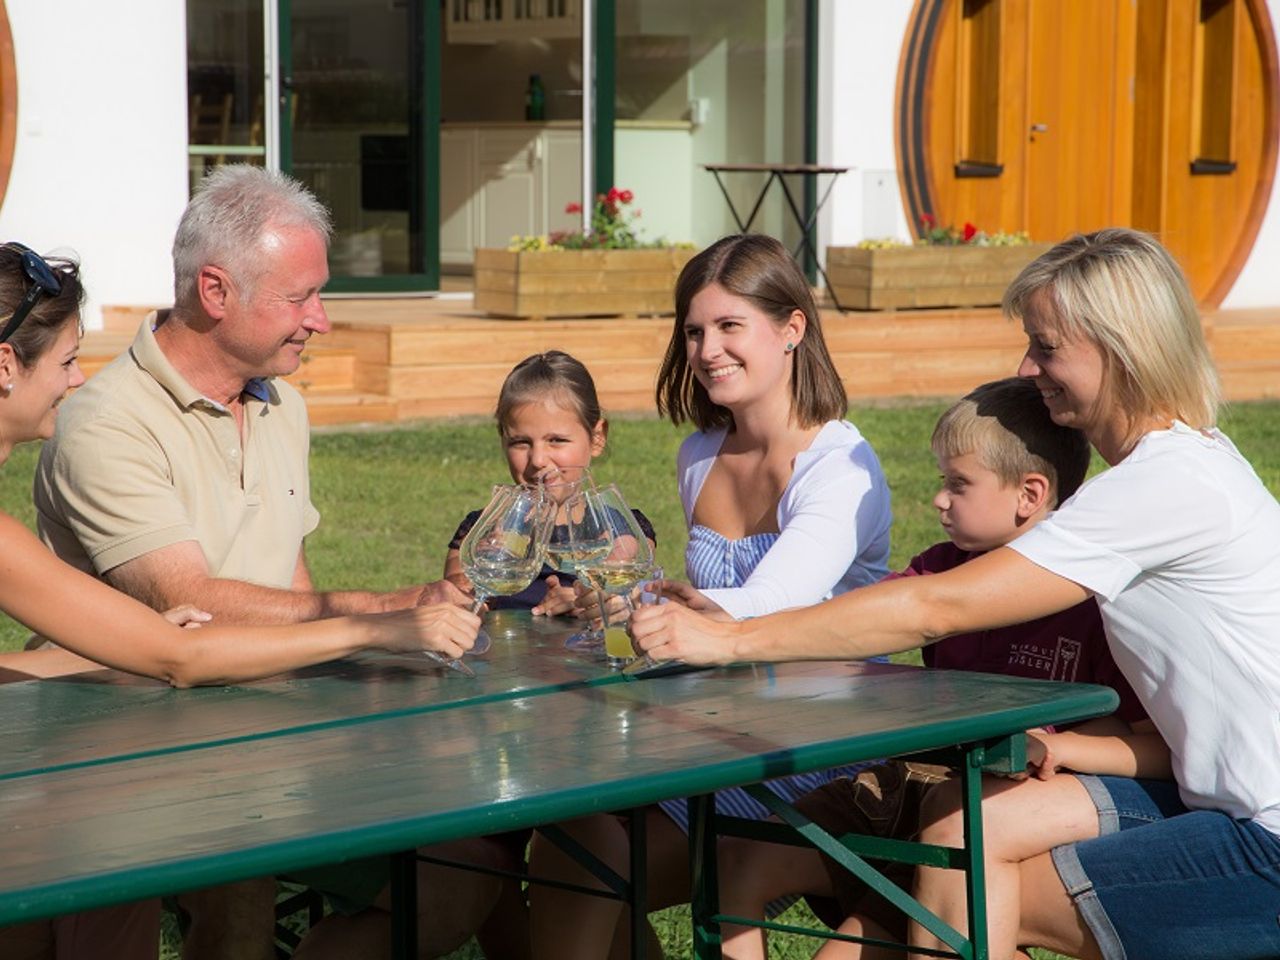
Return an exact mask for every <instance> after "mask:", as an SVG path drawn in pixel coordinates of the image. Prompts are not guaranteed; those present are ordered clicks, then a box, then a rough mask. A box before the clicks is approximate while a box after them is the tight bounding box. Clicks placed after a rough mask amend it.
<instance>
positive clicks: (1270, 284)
mask: <svg viewBox="0 0 1280 960" xmlns="http://www.w3.org/2000/svg"><path fill="white" fill-rule="evenodd" d="M1267 12H1268V13H1270V14H1271V30H1272V33H1273V34H1274V35H1275V40H1276V46H1277V48H1278V49H1280V2H1277V0H1268V2H1267ZM1278 265H1280V196H1277V191H1276V189H1275V186H1274V185H1273V186H1272V188H1271V202H1270V204H1269V205H1268V206H1267V212H1266V215H1265V216H1264V217H1263V219H1262V227H1261V228H1260V229H1259V230H1258V236H1257V239H1256V240H1254V242H1253V249H1252V250H1251V251H1250V253H1249V259H1248V260H1247V261H1245V265H1244V269H1243V270H1241V271H1240V276H1238V277H1237V278H1236V282H1235V285H1234V286H1232V288H1231V291H1230V292H1229V293H1228V294H1227V296H1226V299H1224V300H1223V301H1222V306H1223V307H1224V308H1226V309H1231V308H1236V307H1273V306H1275V305H1277V304H1280V271H1278V270H1277V269H1276V267H1277V266H1278Z"/></svg>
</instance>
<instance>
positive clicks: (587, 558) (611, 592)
mask: <svg viewBox="0 0 1280 960" xmlns="http://www.w3.org/2000/svg"><path fill="white" fill-rule="evenodd" d="M582 496H583V498H584V500H585V501H586V503H587V507H586V512H588V513H591V514H592V515H593V516H594V517H595V519H596V522H597V523H598V524H599V525H600V526H601V527H602V528H603V529H605V530H607V532H608V547H607V549H606V548H604V547H603V545H602V546H600V547H599V548H598V549H595V550H593V551H591V552H589V553H584V555H583V556H582V558H581V559H576V560H575V568H576V573H577V575H578V576H579V577H581V578H582V580H583V581H584V582H585V583H586V584H587V585H588V586H589V587H591V588H592V589H594V590H595V591H596V595H597V598H598V600H599V603H600V613H601V620H602V629H601V634H602V639H603V640H604V643H605V650H606V654H607V655H608V656H609V658H610V663H614V662H615V661H616V662H618V663H619V664H620V663H622V662H625V660H627V659H630V658H631V657H632V656H634V654H633V653H632V652H631V640H630V638H628V637H627V636H626V632H625V631H624V630H623V628H622V627H620V626H616V625H615V626H612V627H610V626H609V602H610V598H611V597H620V598H621V603H622V605H623V607H624V610H625V611H627V612H629V611H631V610H634V609H635V607H634V606H633V605H632V602H631V597H630V594H631V591H632V590H633V589H634V588H635V587H636V585H637V584H639V583H640V582H641V581H642V580H645V579H647V578H648V577H649V576H650V572H651V571H652V569H653V546H652V545H651V544H650V543H649V540H648V538H647V537H646V536H645V535H644V531H643V530H642V529H641V528H640V522H639V521H638V520H637V519H636V515H635V513H634V512H633V511H632V510H631V508H630V507H629V506H628V505H627V502H626V500H625V499H623V496H622V493H621V491H619V490H618V488H617V487H616V486H614V485H613V484H609V485H608V486H605V487H601V488H599V489H598V490H595V491H593V492H587V493H584V494H583V495H582ZM610 631H614V634H613V636H614V639H615V640H616V644H615V647H614V650H613V651H612V652H610V651H609V639H610ZM624 643H625V652H624V651H623V644H624Z"/></svg>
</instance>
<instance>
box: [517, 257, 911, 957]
mask: <svg viewBox="0 0 1280 960" xmlns="http://www.w3.org/2000/svg"><path fill="white" fill-rule="evenodd" d="M675 294H676V296H675V299H676V317H675V323H674V325H673V327H672V331H671V339H670V341H669V342H668V345H667V350H666V356H665V359H664V361H663V364H662V368H661V371H660V373H659V375H658V388H657V402H658V408H659V410H660V411H661V412H662V413H664V414H665V415H666V416H668V417H669V418H670V419H671V420H672V422H673V423H675V424H677V425H679V424H681V423H684V422H685V421H687V420H691V421H692V422H693V425H694V426H695V427H696V428H697V429H696V431H695V432H694V433H693V434H691V435H690V436H689V437H688V439H686V440H685V442H684V444H683V445H682V446H681V448H680V454H679V457H678V460H677V465H676V472H677V483H678V485H679V491H680V499H681V501H682V503H683V504H684V511H685V520H686V522H687V524H688V526H689V544H688V548H687V549H686V552H685V567H686V572H687V574H688V576H689V578H690V580H691V581H692V583H681V582H675V581H665V582H664V584H663V591H664V595H666V596H669V597H670V598H672V599H674V600H676V601H677V602H685V603H691V604H695V605H703V604H711V605H714V606H718V607H719V608H721V609H722V610H723V611H727V614H728V615H730V616H732V617H753V616H761V615H763V614H767V613H772V612H773V611H776V610H782V609H786V608H788V607H794V606H806V605H809V604H813V603H817V602H819V601H821V600H823V599H825V598H828V597H832V596H835V595H838V594H842V593H844V592H846V591H848V590H852V589H853V588H855V587H861V586H864V585H866V584H869V583H874V582H875V581H876V580H879V579H880V578H881V577H882V576H884V575H885V573H886V572H887V567H886V565H887V562H888V558H889V526H890V520H891V516H890V511H889V491H888V487H887V485H886V483H885V480H884V476H883V474H882V472H881V470H880V463H879V461H878V460H877V458H876V455H875V452H874V451H873V450H872V449H871V446H870V444H868V443H867V441H866V440H865V439H863V437H862V435H861V434H860V433H859V432H858V430H857V428H856V427H855V426H854V425H853V424H851V423H849V422H848V421H847V420H844V419H843V417H844V414H845V411H846V408H847V400H846V397H845V391H844V385H843V383H842V382H841V380H840V376H839V374H838V373H837V372H836V369H835V365H834V364H833V363H832V360H831V356H830V354H829V353H828V351H827V347H826V343H825V341H824V339H823V336H822V323H821V318H820V317H819V315H818V310H817V306H816V304H815V303H814V299H813V292H812V290H811V289H810V287H809V283H808V281H807V280H806V279H805V276H804V274H803V273H801V272H800V269H799V267H798V266H797V265H796V263H795V261H794V260H793V259H792V257H791V255H790V254H789V253H788V252H787V250H786V248H785V247H783V246H782V244H780V243H779V242H778V241H777V240H774V239H773V238H771V237H765V236H759V235H753V234H746V235H737V236H730V237H725V238H724V239H722V240H720V241H718V242H716V243H714V244H712V245H711V246H710V247H708V248H707V249H706V250H703V251H702V252H701V253H699V254H698V255H697V256H695V257H694V258H693V259H692V260H690V261H689V263H688V264H687V265H686V266H685V268H684V270H683V271H682V272H681V274H680V279H679V280H678V281H677V283H676V291H675ZM673 605H675V604H673ZM848 772H849V771H848V769H847V768H844V769H841V770H834V771H826V772H824V773H819V774H807V775H805V776H802V777H788V778H783V779H780V780H775V781H771V782H770V784H769V787H770V789H772V790H774V791H775V792H777V793H779V794H781V795H782V796H784V797H787V798H789V799H794V798H795V797H797V796H799V795H800V794H802V793H804V792H806V791H808V790H810V789H813V788H814V787H816V786H819V785H820V784H822V783H825V782H827V781H828V780H830V779H834V778H835V777H838V776H840V775H842V774H847V773H848ZM716 802H717V808H718V809H719V810H720V812H721V813H732V814H737V815H739V816H747V817H753V818H755V819H764V818H765V817H767V816H768V813H767V811H766V810H765V808H764V806H763V805H761V804H759V803H758V802H757V801H755V800H753V799H751V798H750V797H748V796H747V795H746V794H745V793H744V792H743V791H741V790H738V791H722V792H721V793H720V794H718V795H717V801H716ZM685 811H686V806H685V802H684V801H683V800H677V801H673V802H671V803H668V804H663V805H662V806H661V808H653V809H652V810H650V811H649V812H648V814H647V839H648V863H649V873H648V876H649V891H648V897H649V905H650V906H651V907H652V908H655V909H656V908H659V907H662V906H668V905H671V904H674V903H680V902H683V901H684V900H686V899H687V898H688V872H689V871H688V839H687V837H686V835H685V832H684V831H685V830H686V829H687V823H686V820H685V816H686V812H685ZM565 829H566V830H567V831H569V832H570V833H572V834H574V835H575V837H576V838H577V839H578V840H579V842H581V843H583V844H584V845H585V846H587V847H588V848H589V849H591V850H592V851H593V852H594V853H595V854H596V855H598V856H600V857H601V858H602V859H604V860H605V861H607V862H609V863H610V864H611V865H612V866H614V868H615V869H619V870H622V871H624V872H625V863H626V860H627V857H628V852H627V851H628V846H627V844H628V838H627V834H626V828H625V827H624V825H623V824H622V823H621V822H620V821H619V820H618V819H617V818H615V817H612V816H609V815H605V816H600V817H594V818H589V819H587V820H581V821H577V822H575V823H573V824H568V825H565ZM531 863H532V864H533V867H532V869H533V872H535V873H537V874H539V875H548V874H551V875H555V876H558V877H559V878H561V879H564V880H571V881H577V882H579V883H590V882H591V879H590V877H589V876H588V875H586V874H584V873H582V872H581V871H580V868H577V867H576V866H575V865H574V864H573V863H572V862H571V861H569V860H568V859H567V858H565V857H564V856H563V855H562V854H561V853H559V851H558V850H557V849H556V848H555V847H553V846H552V845H550V844H547V843H545V842H543V841H542V840H541V839H540V838H537V837H535V839H534V845H533V854H532V861H531ZM530 907H531V918H532V923H531V929H532V932H533V943H534V956H535V957H541V956H547V957H551V956H555V957H557V958H573V957H579V958H585V957H604V956H606V955H607V954H608V951H609V944H610V942H611V941H612V939H613V937H614V935H615V933H616V932H617V931H618V930H620V929H625V922H624V923H623V924H622V926H619V925H618V919H619V917H620V909H619V907H618V906H617V905H616V904H613V903H611V902H608V901H603V900H600V899H599V898H596V897H584V896H581V895H578V894H573V893H568V892H566V891H563V890H555V889H552V888H550V887H541V886H538V887H535V888H533V889H531V891H530ZM565 930H573V931H574V934H573V937H572V942H571V943H569V944H566V942H565V937H564V931H565Z"/></svg>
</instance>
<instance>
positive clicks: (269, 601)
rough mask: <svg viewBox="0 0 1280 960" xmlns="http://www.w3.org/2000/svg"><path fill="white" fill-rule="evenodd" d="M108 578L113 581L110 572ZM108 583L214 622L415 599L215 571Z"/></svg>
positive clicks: (268, 619) (278, 620)
mask: <svg viewBox="0 0 1280 960" xmlns="http://www.w3.org/2000/svg"><path fill="white" fill-rule="evenodd" d="M107 579H108V580H109V581H112V577H111V576H110V575H108V577H107ZM112 586H115V587H117V589H120V590H123V591H124V592H125V593H129V594H132V595H133V596H135V597H137V599H139V600H141V601H142V602H144V603H146V604H147V605H148V606H151V607H153V608H154V609H156V610H167V609H170V608H172V607H175V606H178V605H179V604H183V603H190V604H194V605H195V606H197V607H199V608H200V609H201V610H207V611H208V612H209V613H211V614H213V617H214V622H215V623H219V624H254V625H263V626H266V625H272V624H288V623H302V622H304V621H308V620H319V619H322V618H324V617H336V616H346V615H349V614H356V613H375V612H380V611H384V610H396V609H403V608H406V607H410V606H412V605H413V603H414V601H415V599H416V594H415V593H414V591H412V590H405V591H400V592H399V593H394V594H385V593H373V592H370V591H363V590H342V591H333V592H329V593H321V592H318V591H311V590H282V589H279V588H276V587H264V586H260V585H259V584H254V583H246V582H245V581H243V580H230V579H223V578H217V577H206V578H203V579H200V580H195V581H186V582H174V581H169V582H166V583H162V584H151V585H150V589H142V590H140V589H136V585H135V584H130V583H115V582H112ZM131 588H132V589H131Z"/></svg>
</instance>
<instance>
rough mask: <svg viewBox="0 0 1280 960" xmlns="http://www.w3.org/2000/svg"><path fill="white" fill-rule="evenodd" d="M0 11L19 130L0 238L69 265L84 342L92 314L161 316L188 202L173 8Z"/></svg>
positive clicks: (26, 4)
mask: <svg viewBox="0 0 1280 960" xmlns="http://www.w3.org/2000/svg"><path fill="white" fill-rule="evenodd" d="M6 7H7V8H8V13H9V24H10V28H11V30H12V32H13V45H14V55H15V58H16V61H17V71H18V127H17V142H16V145H15V149H14V157H13V170H12V172H11V175H10V178H9V187H8V190H7V191H6V193H5V196H4V203H3V206H0V238H3V239H5V240H18V241H21V242H22V243H25V244H27V245H28V246H30V247H32V248H34V249H36V250H38V251H40V252H42V253H48V252H54V253H73V254H74V255H75V256H77V257H78V258H79V259H80V260H81V261H82V263H83V267H84V270H83V275H84V282H85V286H86V288H87V289H88V292H89V296H90V301H89V303H88V304H87V305H86V310H85V314H84V319H85V324H86V326H88V327H90V328H96V327H98V326H100V325H101V308H102V306H103V305H104V304H160V303H168V302H170V301H171V300H172V299H173V292H172V291H173V280H172V266H171V262H170V259H169V248H170V245H171V244H172V242H173V231H174V228H175V227H176V225H177V222H178V217H179V216H180V215H181V213H182V208H183V206H184V205H185V204H186V201H187V153H186V142H187V131H186V123H187V108H186V99H187V63H186V60H187V53H186V50H187V44H186V10H185V5H184V4H181V3H175V2H173V0H129V2H127V3H106V2H103V0H59V2H58V3H57V4H53V5H51V4H49V3H48V2H46V0H8V3H7V4H6ZM51 16H52V17H54V19H55V20H56V25H55V24H51V22H50V17H51Z"/></svg>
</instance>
